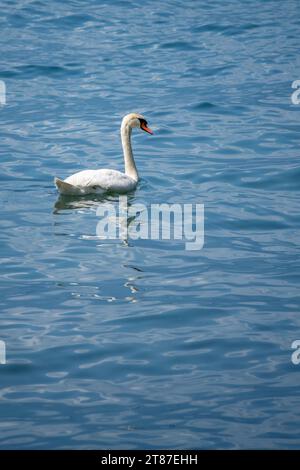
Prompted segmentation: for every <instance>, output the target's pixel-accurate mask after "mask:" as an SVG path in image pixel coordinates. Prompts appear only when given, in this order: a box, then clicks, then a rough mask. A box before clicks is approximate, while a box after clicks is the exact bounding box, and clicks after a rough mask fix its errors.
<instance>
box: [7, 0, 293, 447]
mask: <svg viewBox="0 0 300 470" xmlns="http://www.w3.org/2000/svg"><path fill="white" fill-rule="evenodd" d="M299 37H300V19H299V2H298V0H294V1H292V0H288V1H286V2H279V1H275V0H270V1H259V0H253V1H251V2H243V1H242V0H240V1H239V0H229V1H226V2H224V1H221V0H219V1H213V2H207V1H202V0H199V1H190V0H185V1H184V2H183V1H179V0H178V1H175V0H166V1H164V2H161V1H156V0H151V1H150V0H144V1H142V2H141V1H136V0H128V1H121V0H119V1H111V2H102V1H96V0H91V1H89V2H84V1H79V0H72V1H65V2H60V1H58V0H57V1H53V0H50V1H47V2H46V1H45V0H36V1H25V0H23V1H21V0H19V1H8V0H7V1H5V0H2V2H1V13H0V47H1V58H0V80H2V82H5V85H6V104H5V105H4V104H3V105H2V106H1V107H0V120H1V129H0V135H1V145H0V153H1V155H0V161H1V167H0V178H1V186H0V188H1V209H0V221H1V245H0V250H1V285H0V287H1V295H0V310H1V313H0V315H1V316H0V339H1V340H2V341H5V344H6V364H2V365H0V447H1V448H2V449H68V448H75V449H103V448H106V449H116V448H123V449H143V448H148V449H154V448H157V449H160V448H170V449H180V448H185V449H216V448H220V449H245V448H256V449H260V448H271V449H273V448H285V449H293V448H299V447H300V438H299V425H300V364H299V365H297V364H294V363H293V362H292V360H291V355H292V352H293V350H292V348H291V344H292V342H293V341H295V340H297V339H300V329H299V327H300V305H299V301H300V291H299V281H300V263H299V229H300V210H299V209H300V205H299V203H300V193H299V188H300V184H299V181H300V145H299V142H300V139H299V131H300V105H297V104H293V103H292V100H291V95H292V93H293V91H295V90H293V88H292V83H293V81H294V80H297V79H300V56H299ZM132 111H138V112H141V113H143V114H144V115H145V116H146V118H147V120H148V122H149V125H150V127H151V128H153V130H154V132H155V135H154V136H149V135H147V134H145V133H141V132H137V131H136V132H134V134H133V150H134V154H135V159H136V163H137V167H138V170H139V173H140V176H141V181H140V183H139V185H138V188H137V189H136V191H135V192H133V193H132V194H130V196H129V199H130V203H131V204H136V203H143V204H145V205H146V206H147V207H150V205H151V204H153V203H167V204H174V203H178V204H185V203H186V204H188V203H189V204H190V203H193V204H196V203H199V204H204V208H205V239H204V246H203V248H202V249H201V250H198V251H197V250H196V251H195V250H194V251H189V250H186V249H185V244H184V242H183V241H182V240H151V239H144V240H128V241H127V242H126V241H124V240H116V241H113V242H112V241H111V242H107V241H105V240H102V239H101V238H99V237H97V234H96V226H97V223H98V220H99V217H97V213H96V212H97V208H98V207H99V206H103V205H104V206H105V205H106V204H112V205H114V204H116V203H117V202H116V201H117V198H116V196H115V195H107V196H105V197H103V198H102V199H99V198H98V197H97V196H93V195H92V196H89V197H85V198H83V199H80V198H77V199H75V198H71V199H70V198H69V199H68V198H67V199H66V198H61V197H60V198H59V197H58V193H57V191H56V188H55V187H54V185H53V178H54V176H59V177H61V178H66V177H67V176H69V175H70V174H72V173H74V172H75V171H79V170H81V169H93V168H114V169H120V170H122V169H123V157H122V150H121V146H120V136H119V128H120V122H121V119H122V117H123V116H124V115H125V114H126V113H129V112H132Z"/></svg>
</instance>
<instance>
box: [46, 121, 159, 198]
mask: <svg viewBox="0 0 300 470" xmlns="http://www.w3.org/2000/svg"><path fill="white" fill-rule="evenodd" d="M133 127H138V128H140V129H143V131H146V132H148V133H149V134H153V132H152V130H151V129H149V127H148V124H147V121H146V119H145V118H144V117H143V116H142V115H141V114H136V113H130V114H127V115H126V116H125V117H124V118H123V120H122V125H121V140H122V147H123V153H124V161H125V173H121V172H120V171H117V170H83V171H79V172H78V173H74V175H71V176H69V177H68V178H66V179H65V180H64V181H63V180H61V179H59V178H55V179H54V182H55V185H56V187H57V189H58V191H59V192H60V193H61V194H70V195H84V194H91V193H94V194H95V193H97V194H102V193H105V192H106V191H114V192H118V193H126V192H128V191H132V190H133V189H134V188H135V187H136V185H137V183H138V179H139V175H138V172H137V169H136V166H135V162H134V158H133V154H132V148H131V130H132V128H133Z"/></svg>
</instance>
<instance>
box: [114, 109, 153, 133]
mask: <svg viewBox="0 0 300 470" xmlns="http://www.w3.org/2000/svg"><path fill="white" fill-rule="evenodd" d="M122 127H123V128H124V127H129V128H131V129H132V128H133V127H137V128H139V129H142V130H143V131H145V132H148V134H153V131H152V130H151V129H150V128H149V127H148V123H147V121H146V119H145V118H144V116H142V115H141V114H138V113H130V114H127V115H126V116H125V117H124V118H123V121H122Z"/></svg>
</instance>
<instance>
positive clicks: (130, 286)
mask: <svg viewBox="0 0 300 470" xmlns="http://www.w3.org/2000/svg"><path fill="white" fill-rule="evenodd" d="M135 199H136V197H135V196H134V194H127V199H126V209H127V208H129V207H130V206H131V205H132V204H133V203H134V202H135ZM122 203H123V201H122V199H121V200H120V199H119V195H118V194H117V195H116V194H106V195H105V196H104V195H95V194H92V195H91V194H90V195H86V196H80V197H79V196H63V195H60V196H59V197H58V199H57V200H56V202H55V204H54V208H53V214H55V215H62V214H63V213H67V212H69V213H72V212H77V213H82V214H84V213H86V212H92V213H94V214H95V219H94V221H95V225H94V227H95V228H94V230H95V231H94V233H93V234H92V233H91V232H92V231H93V230H92V229H91V231H90V234H86V233H85V234H84V233H82V232H81V223H80V225H79V226H80V232H81V233H79V234H78V239H81V240H94V241H96V242H97V244H96V247H95V246H94V245H91V250H92V252H93V256H94V255H95V250H101V254H103V251H102V248H103V247H105V246H107V244H119V245H122V246H123V247H130V246H131V243H129V241H128V237H127V233H128V227H129V226H130V224H132V223H134V221H135V219H136V216H134V215H129V216H128V214H127V217H126V216H125V212H123V211H122V209H123V208H122ZM111 205H113V206H114V207H115V208H116V214H120V210H121V211H122V217H120V218H118V223H119V225H120V226H121V227H120V229H119V234H120V235H121V234H126V236H119V238H118V239H115V240H109V239H105V237H101V236H99V235H98V234H97V233H96V224H97V222H98V217H97V209H98V208H99V207H101V208H102V209H105V207H106V206H107V207H108V208H109V207H111ZM118 206H119V207H118ZM66 220H67V219H66ZM80 220H81V219H80ZM84 220H85V221H86V222H87V223H88V220H89V218H87V217H86V216H85V215H84ZM67 223H70V225H71V226H72V234H73V233H74V232H73V230H74V226H76V225H77V223H78V220H77V223H76V220H75V219H74V221H73V220H70V219H68V222H67ZM55 225H57V226H60V225H61V224H60V222H59V221H58V220H57V222H56V223H55ZM77 228H78V225H77ZM86 229H87V226H85V230H86ZM59 234H60V235H61V232H60V233H59ZM64 234H65V235H66V234H67V233H65V232H64ZM115 253H116V252H115V251H114V250H113V251H107V250H105V259H106V261H105V262H106V263H108V264H109V263H112V264H115V263H116V258H115ZM110 256H113V259H108V258H107V257H110ZM117 260H118V263H120V270H119V271H120V272H122V268H125V272H124V273H123V276H124V277H123V276H122V277H123V279H115V280H112V281H111V283H107V282H105V279H103V282H102V283H101V287H99V285H98V282H99V281H97V286H96V287H95V289H97V292H94V290H93V289H92V286H91V285H90V284H88V285H85V284H81V283H80V282H78V281H77V282H76V286H75V285H74V284H72V296H73V297H76V298H81V299H83V300H84V298H86V297H87V298H92V299H93V300H96V301H99V302H105V303H106V302H108V303H111V302H118V301H124V300H125V301H127V302H132V303H136V302H138V297H139V291H140V289H139V287H138V284H139V281H140V279H141V278H142V277H143V269H141V268H140V267H139V266H137V265H136V255H135V253H134V252H132V251H131V250H129V251H128V250H118V251H117ZM92 265H93V269H94V264H93V263H92ZM102 266H103V258H102ZM85 268H86V267H85ZM118 283H120V284H119V287H118V289H116V286H115V284H118ZM124 288H125V289H124ZM98 290H99V291H98Z"/></svg>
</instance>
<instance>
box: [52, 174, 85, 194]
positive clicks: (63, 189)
mask: <svg viewBox="0 0 300 470" xmlns="http://www.w3.org/2000/svg"><path fill="white" fill-rule="evenodd" d="M54 183H55V186H56V187H57V189H58V191H59V192H60V194H69V195H76V194H82V192H81V190H80V188H78V187H77V186H73V184H70V183H66V182H65V181H63V180H61V179H59V178H54Z"/></svg>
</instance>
